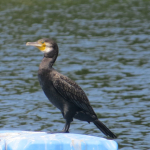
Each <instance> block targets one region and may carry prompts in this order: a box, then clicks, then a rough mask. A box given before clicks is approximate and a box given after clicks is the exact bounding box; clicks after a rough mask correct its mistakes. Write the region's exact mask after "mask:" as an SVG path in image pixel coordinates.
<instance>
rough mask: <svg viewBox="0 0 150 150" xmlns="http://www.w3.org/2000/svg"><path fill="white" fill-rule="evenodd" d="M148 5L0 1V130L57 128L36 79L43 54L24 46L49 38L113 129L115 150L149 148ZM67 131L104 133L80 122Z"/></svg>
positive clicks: (62, 65) (62, 64) (56, 116)
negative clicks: (116, 149) (57, 47)
mask: <svg viewBox="0 0 150 150" xmlns="http://www.w3.org/2000/svg"><path fill="white" fill-rule="evenodd" d="M149 5H150V2H149V1H146V0H143V1H142V0H139V1H124V2H123V1H119V0H117V1H110V0H106V1H104V0H102V1H98V0H92V1H89V2H88V1H84V0H81V1H80V2H74V1H70V0H66V1H64V2H62V1H59V0H57V1H55V2H49V1H46V0H44V1H42V2H41V1H29V0H27V1H25V2H22V3H20V1H18V0H16V1H15V2H13V1H11V0H7V1H6V2H5V1H2V2H0V22H1V24H0V60H1V64H0V93H1V94H0V120H1V121H0V128H1V129H2V130H4V129H12V130H13V129H17V130H36V131H37V130H42V131H48V130H49V131H52V130H61V129H62V128H63V125H64V120H63V118H62V116H61V114H60V112H59V110H58V109H56V108H55V107H54V106H52V105H51V104H50V103H49V101H48V100H47V98H46V97H45V95H44V94H43V92H42V90H41V88H40V86H39V83H38V80H37V70H38V65H39V63H40V61H41V59H42V57H43V56H42V55H43V54H41V53H40V52H39V51H38V50H37V49H35V48H32V47H26V46H25V43H26V42H27V41H35V40H37V39H40V38H42V37H52V38H54V39H55V40H56V41H57V42H58V45H59V50H60V54H59V57H58V59H57V62H56V64H55V66H54V67H55V68H56V69H57V70H58V71H59V72H61V73H63V74H65V75H67V76H69V77H70V78H71V79H73V80H75V81H76V82H77V83H78V84H79V85H80V86H81V87H82V88H83V89H84V91H85V92H86V93H87V95H88V97H89V99H90V101H91V104H92V106H93V108H94V110H95V111H96V113H97V114H98V116H99V118H101V121H103V122H104V123H105V124H106V125H107V126H108V127H109V128H110V129H111V130H112V131H113V132H114V133H116V134H117V135H118V139H117V140H116V141H117V142H118V144H119V148H120V149H142V150H144V149H146V150H147V149H148V148H149V139H150V133H149V120H150V116H149V114H150V110H149V106H150V101H149V100H150V96H149V91H150V86H149V85H150V80H149V76H150V71H149V69H150V68H149V66H150V60H149V57H150V51H149V47H150V37H149V34H150V24H149ZM52 114H53V115H52ZM70 132H73V133H82V134H90V135H95V136H103V134H102V133H100V132H99V130H98V129H97V128H95V126H94V125H93V124H88V123H86V122H80V121H78V120H74V122H73V123H72V125H71V128H70Z"/></svg>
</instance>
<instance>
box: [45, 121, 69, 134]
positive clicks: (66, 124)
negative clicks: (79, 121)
mask: <svg viewBox="0 0 150 150" xmlns="http://www.w3.org/2000/svg"><path fill="white" fill-rule="evenodd" d="M70 123H71V121H70V120H66V123H65V126H64V128H63V130H62V131H56V132H55V131H54V132H47V133H48V134H54V133H69V127H70Z"/></svg>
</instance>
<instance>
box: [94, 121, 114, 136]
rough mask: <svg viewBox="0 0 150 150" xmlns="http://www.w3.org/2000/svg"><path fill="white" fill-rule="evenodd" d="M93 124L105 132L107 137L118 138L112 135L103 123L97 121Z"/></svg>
mask: <svg viewBox="0 0 150 150" xmlns="http://www.w3.org/2000/svg"><path fill="white" fill-rule="evenodd" d="M93 123H94V124H95V125H96V126H97V128H99V130H101V132H103V133H104V134H105V135H106V136H110V137H111V138H117V136H116V135H115V134H114V133H112V132H111V131H110V130H109V129H108V128H107V127H106V126H105V125H104V124H103V123H102V122H101V121H99V120H95V121H93Z"/></svg>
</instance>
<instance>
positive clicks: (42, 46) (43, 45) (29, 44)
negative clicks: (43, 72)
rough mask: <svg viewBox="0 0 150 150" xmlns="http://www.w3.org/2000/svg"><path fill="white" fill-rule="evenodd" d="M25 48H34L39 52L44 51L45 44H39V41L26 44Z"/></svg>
mask: <svg viewBox="0 0 150 150" xmlns="http://www.w3.org/2000/svg"><path fill="white" fill-rule="evenodd" d="M26 46H35V47H37V48H38V49H39V50H41V51H44V50H45V47H46V45H45V42H39V41H37V42H27V43H26Z"/></svg>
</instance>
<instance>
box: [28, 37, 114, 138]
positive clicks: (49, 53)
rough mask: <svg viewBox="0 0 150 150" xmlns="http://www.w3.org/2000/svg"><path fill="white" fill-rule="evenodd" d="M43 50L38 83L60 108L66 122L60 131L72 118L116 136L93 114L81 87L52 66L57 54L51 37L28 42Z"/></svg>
mask: <svg viewBox="0 0 150 150" xmlns="http://www.w3.org/2000/svg"><path fill="white" fill-rule="evenodd" d="M26 45H32V46H35V47H37V48H39V49H40V50H41V51H43V52H44V58H43V60H42V62H41V64H40V66H39V70H38V79H39V83H40V85H41V87H42V89H43V91H44V93H45V95H46V96H47V98H48V99H49V100H50V102H51V103H52V104H53V105H54V106H56V107H57V108H58V109H60V111H61V113H62V115H63V117H64V119H65V120H66V124H65V127H64V129H63V130H62V131H61V132H66V133H67V132H69V127H70V123H71V122H72V121H73V118H76V119H79V120H82V121H87V122H89V123H90V122H93V123H94V124H95V125H96V126H97V127H98V128H99V129H100V130H101V131H102V132H103V133H104V134H105V135H106V136H110V137H111V138H116V135H115V134H113V133H112V132H111V131H110V130H109V129H108V128H107V127H106V126H105V125H104V124H103V123H102V122H100V121H99V120H98V118H97V115H96V114H95V112H94V110H93V108H92V107H91V105H90V102H89V100H88V98H87V96H86V94H85V92H84V91H83V90H82V89H81V87H80V86H79V85H78V84H76V83H75V82H74V81H72V80H71V79H69V78H68V77H66V76H64V75H62V74H60V73H59V72H57V71H56V70H55V69H54V68H53V67H52V66H53V64H54V62H55V60H56V58H57V56H58V46H57V44H56V42H55V41H53V40H51V39H41V40H38V41H37V42H28V43H27V44H26Z"/></svg>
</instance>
